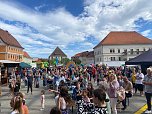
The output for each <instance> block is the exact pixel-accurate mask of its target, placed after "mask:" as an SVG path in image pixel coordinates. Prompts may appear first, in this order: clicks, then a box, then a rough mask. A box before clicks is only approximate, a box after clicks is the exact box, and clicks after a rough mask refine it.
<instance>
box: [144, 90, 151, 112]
mask: <svg viewBox="0 0 152 114" xmlns="http://www.w3.org/2000/svg"><path fill="white" fill-rule="evenodd" d="M145 96H146V100H147V107H148V110H151V97H152V93H146V92H145Z"/></svg>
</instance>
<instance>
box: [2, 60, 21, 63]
mask: <svg viewBox="0 0 152 114" xmlns="http://www.w3.org/2000/svg"><path fill="white" fill-rule="evenodd" d="M0 63H20V62H15V61H10V60H0Z"/></svg>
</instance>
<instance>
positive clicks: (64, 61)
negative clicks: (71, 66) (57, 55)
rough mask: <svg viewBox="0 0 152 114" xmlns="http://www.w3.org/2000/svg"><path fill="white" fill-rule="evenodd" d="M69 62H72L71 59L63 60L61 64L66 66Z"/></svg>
mask: <svg viewBox="0 0 152 114" xmlns="http://www.w3.org/2000/svg"><path fill="white" fill-rule="evenodd" d="M69 61H70V59H69V58H62V60H61V64H64V65H66V64H67V63H68V62H69Z"/></svg>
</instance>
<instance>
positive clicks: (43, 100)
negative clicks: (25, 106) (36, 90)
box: [41, 95, 45, 103]
mask: <svg viewBox="0 0 152 114" xmlns="http://www.w3.org/2000/svg"><path fill="white" fill-rule="evenodd" d="M41 102H42V103H45V96H44V95H41Z"/></svg>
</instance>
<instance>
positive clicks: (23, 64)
mask: <svg viewBox="0 0 152 114" xmlns="http://www.w3.org/2000/svg"><path fill="white" fill-rule="evenodd" d="M19 66H20V67H21V68H31V65H29V64H27V63H25V62H21V63H20V64H19Z"/></svg>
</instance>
